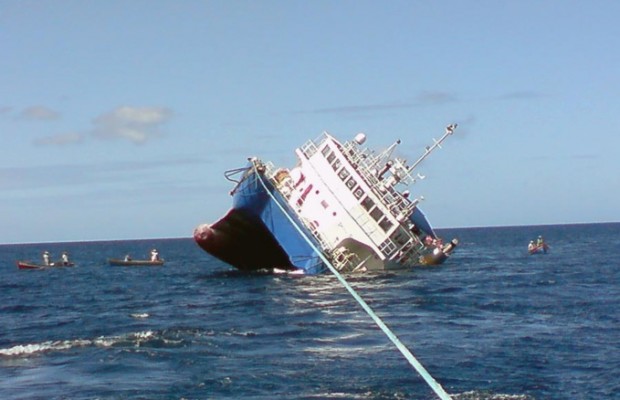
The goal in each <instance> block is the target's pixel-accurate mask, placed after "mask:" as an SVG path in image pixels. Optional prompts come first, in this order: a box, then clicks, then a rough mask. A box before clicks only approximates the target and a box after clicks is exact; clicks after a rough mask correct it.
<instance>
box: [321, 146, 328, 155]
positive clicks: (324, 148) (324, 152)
mask: <svg viewBox="0 0 620 400" xmlns="http://www.w3.org/2000/svg"><path fill="white" fill-rule="evenodd" d="M321 154H323V156H324V157H327V154H329V146H325V147H323V150H321Z"/></svg>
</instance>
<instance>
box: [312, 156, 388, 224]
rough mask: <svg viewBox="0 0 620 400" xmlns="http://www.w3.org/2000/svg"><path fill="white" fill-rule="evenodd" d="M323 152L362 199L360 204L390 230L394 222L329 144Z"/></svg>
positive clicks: (357, 197)
mask: <svg viewBox="0 0 620 400" xmlns="http://www.w3.org/2000/svg"><path fill="white" fill-rule="evenodd" d="M321 153H322V154H323V156H324V157H325V158H326V160H327V162H328V163H329V164H330V165H331V167H332V168H333V169H334V171H336V172H337V173H338V177H339V178H340V179H341V180H342V181H343V182H344V183H345V185H346V186H347V187H348V188H349V190H351V192H352V193H353V196H355V198H356V199H358V200H360V199H361V201H360V204H361V205H362V207H364V209H365V210H366V211H368V213H369V214H370V215H371V216H372V218H373V219H374V220H375V221H377V223H378V224H379V226H380V227H381V229H383V230H384V231H385V232H387V231H388V230H390V228H391V227H392V222H390V220H389V219H388V218H386V217H385V215H384V214H383V212H382V211H381V210H380V209H379V207H376V206H375V202H374V201H373V200H372V199H371V198H370V197H369V196H364V194H365V193H364V189H362V188H361V187H360V186H358V185H357V182H356V181H355V178H354V177H352V176H351V173H350V172H349V170H347V168H346V167H342V168H341V166H342V163H341V161H340V160H339V159H338V158H337V157H336V154H335V153H334V152H333V151H331V149H330V148H329V146H325V147H323V150H321Z"/></svg>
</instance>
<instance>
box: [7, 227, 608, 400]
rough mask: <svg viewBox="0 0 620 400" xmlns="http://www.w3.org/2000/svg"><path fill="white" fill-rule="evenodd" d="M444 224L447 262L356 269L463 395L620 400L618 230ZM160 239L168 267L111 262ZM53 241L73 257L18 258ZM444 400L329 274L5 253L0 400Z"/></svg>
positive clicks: (200, 260)
mask: <svg viewBox="0 0 620 400" xmlns="http://www.w3.org/2000/svg"><path fill="white" fill-rule="evenodd" d="M440 233H441V235H442V236H444V237H445V238H446V239H450V238H452V237H458V238H459V240H460V243H461V245H460V247H459V248H458V249H457V251H456V252H455V253H454V254H453V256H452V258H451V259H449V260H448V262H447V263H446V264H444V265H442V266H440V267H436V268H435V267H434V268H427V269H417V270H411V271H403V272H398V273H386V274H377V275H364V276H361V275H360V276H357V275H355V276H348V277H347V280H348V281H349V283H350V284H351V285H352V286H353V287H354V288H355V289H356V290H357V291H358V293H359V294H360V295H361V296H362V297H363V298H364V299H365V300H366V301H367V302H368V303H369V304H370V306H371V307H372V308H373V309H374V310H375V312H376V313H377V314H378V315H379V316H380V317H381V318H382V319H383V321H384V322H385V323H386V324H387V325H388V326H390V327H391V329H392V330H393V331H394V332H395V333H396V334H397V335H398V337H399V338H400V339H401V341H402V342H403V343H404V344H405V345H406V346H407V347H408V348H409V350H411V352H412V353H413V354H414V355H415V356H416V357H417V358H418V359H419V360H420V362H421V363H422V364H423V365H424V366H425V367H426V369H427V370H428V371H429V372H430V373H431V375H433V377H434V378H435V379H436V380H437V381H438V382H439V383H440V384H441V385H442V386H443V387H444V388H445V389H446V391H447V392H448V393H450V394H451V395H452V397H453V398H454V399H467V400H472V399H528V400H529V399H563V400H564V399H611V398H620V262H619V261H618V255H619V254H620V224H618V223H615V224H588V225H562V226H535V227H534V226H531V227H506V228H476V229H454V230H443V231H440ZM539 234H542V235H544V236H545V238H546V239H547V240H548V242H549V244H550V246H551V249H550V252H549V253H548V254H546V255H534V256H529V255H527V252H526V247H527V243H528V242H529V240H530V239H534V238H535V237H537V236H538V235H539ZM152 247H157V248H158V249H159V251H160V254H161V255H162V256H163V257H164V258H165V259H166V260H167V262H166V265H165V266H163V267H139V268H136V267H134V268H127V267H111V266H108V265H106V259H107V258H109V257H121V256H123V255H124V254H126V253H131V254H132V255H133V256H134V258H138V257H139V256H140V255H144V256H146V254H147V253H148V251H149V250H150V249H151V248H152ZM43 250H49V251H50V252H52V254H53V255H56V256H57V255H59V254H60V252H61V251H63V250H66V251H69V252H70V254H71V256H72V259H73V260H74V261H75V262H76V263H77V266H76V267H74V268H58V269H47V270H31V271H27V270H19V269H18V268H17V266H16V264H15V262H16V260H23V259H34V260H37V259H39V257H40V254H41V252H42V251H43ZM435 398H436V396H435V395H434V393H433V392H432V391H431V390H430V389H429V387H428V386H427V385H426V383H425V382H424V381H423V380H422V378H420V376H419V375H418V374H417V373H416V371H415V370H414V369H413V368H412V367H411V366H410V365H409V363H408V362H407V361H406V360H405V358H404V357H403V356H402V355H401V353H400V352H399V351H398V350H397V349H396V348H395V347H394V345H393V344H392V343H391V342H390V341H389V340H388V339H387V338H386V336H385V335H384V334H383V332H381V330H380V329H379V328H378V327H377V326H376V325H375V324H374V322H373V321H372V320H371V319H370V317H368V315H367V314H366V313H365V312H364V311H363V310H362V308H361V307H360V306H359V305H358V304H357V303H356V301H355V300H354V299H353V298H352V297H351V295H350V294H349V293H348V292H347V291H346V290H345V289H344V288H343V287H342V286H341V284H340V283H339V282H338V280H337V279H336V278H335V277H333V276H331V275H323V276H310V277H299V276H281V275H270V274H266V273H265V274H244V273H239V272H237V271H235V270H234V269H232V268H231V267H229V266H227V265H226V264H224V263H222V262H220V261H218V260H216V259H213V258H211V257H210V256H209V255H208V254H206V253H204V252H202V251H201V250H200V249H198V247H197V246H196V245H195V244H194V243H193V241H192V240H191V239H189V238H188V239H167V240H143V241H116V242H90V243H53V244H50V243H46V244H26V245H3V246H0V399H29V400H30V399H435Z"/></svg>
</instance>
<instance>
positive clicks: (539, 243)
mask: <svg viewBox="0 0 620 400" xmlns="http://www.w3.org/2000/svg"><path fill="white" fill-rule="evenodd" d="M543 244H545V240H544V239H543V237H542V236H540V235H539V236H538V240H537V241H536V245H537V246H542V245H543Z"/></svg>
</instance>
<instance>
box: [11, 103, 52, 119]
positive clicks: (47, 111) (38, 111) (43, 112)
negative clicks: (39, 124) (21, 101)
mask: <svg viewBox="0 0 620 400" xmlns="http://www.w3.org/2000/svg"><path fill="white" fill-rule="evenodd" d="M19 118H20V119H25V120H29V121H49V120H54V119H58V118H60V114H59V113H58V112H56V111H54V110H52V109H51V108H48V107H45V106H31V107H28V108H25V109H23V110H22V111H21V112H20V113H19Z"/></svg>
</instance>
